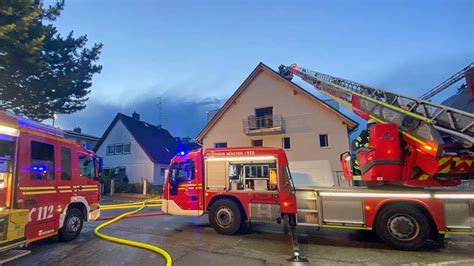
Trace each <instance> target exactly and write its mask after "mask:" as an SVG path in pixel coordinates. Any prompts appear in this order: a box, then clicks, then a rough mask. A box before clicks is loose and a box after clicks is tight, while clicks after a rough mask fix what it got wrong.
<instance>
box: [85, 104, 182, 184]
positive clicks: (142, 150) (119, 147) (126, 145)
mask: <svg viewBox="0 0 474 266" xmlns="http://www.w3.org/2000/svg"><path fill="white" fill-rule="evenodd" d="M177 148H178V144H177V142H176V139H175V138H174V137H173V136H172V135H171V134H170V133H169V132H168V131H167V130H166V129H164V128H161V127H160V126H156V125H153V124H150V123H147V122H144V121H141V120H140V115H139V114H138V113H135V112H134V113H133V115H132V117H130V116H127V115H124V114H122V113H118V114H117V115H116V116H115V118H114V119H113V120H112V122H111V123H110V125H109V126H108V128H107V130H106V131H105V133H104V134H103V136H102V137H101V138H100V140H99V142H98V143H97V145H96V147H95V149H94V151H95V152H96V154H97V155H98V156H100V157H102V158H103V161H104V171H106V172H107V171H112V170H113V171H119V172H120V174H121V175H125V176H127V178H128V179H129V182H130V183H139V182H142V180H143V179H146V180H147V181H148V182H150V183H152V184H154V185H163V182H164V177H165V171H166V169H167V168H168V164H169V162H170V160H171V158H173V156H174V155H176V152H177Z"/></svg>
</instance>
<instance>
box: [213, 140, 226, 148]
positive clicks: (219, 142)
mask: <svg viewBox="0 0 474 266" xmlns="http://www.w3.org/2000/svg"><path fill="white" fill-rule="evenodd" d="M221 143H225V148H228V147H229V143H227V141H218V142H214V148H218V147H216V145H217V144H221ZM219 148H223V147H219Z"/></svg>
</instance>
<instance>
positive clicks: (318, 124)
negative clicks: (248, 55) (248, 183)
mask: <svg viewBox="0 0 474 266" xmlns="http://www.w3.org/2000/svg"><path fill="white" fill-rule="evenodd" d="M357 126H358V124H357V122H355V121H354V120H352V119H350V118H349V117H347V116H345V115H344V114H342V113H341V112H339V111H338V110H337V109H335V108H334V107H333V106H331V104H328V103H326V102H325V101H323V100H321V99H319V98H317V97H315V96H314V95H313V94H311V93H309V92H308V91H306V90H305V89H303V88H301V87H300V86H298V85H296V84H295V83H293V82H290V81H288V80H286V79H284V78H283V77H281V76H280V75H279V74H278V73H277V72H275V71H273V70H272V69H271V68H269V67H268V66H266V65H265V64H263V63H260V64H259V65H258V66H257V67H256V68H255V69H254V70H253V71H252V73H251V74H250V76H248V77H247V79H246V80H245V81H244V83H243V84H242V85H240V87H239V88H238V89H237V90H236V91H235V93H234V94H233V95H232V96H231V97H230V98H229V99H228V101H227V102H226V103H225V104H224V105H223V107H222V108H220V109H219V111H218V112H217V114H215V115H214V116H213V118H212V119H211V120H210V121H209V122H208V124H207V125H206V127H205V128H204V129H203V130H202V131H201V132H200V133H199V135H198V136H197V137H196V140H197V141H199V142H201V143H202V146H203V148H211V147H239V146H270V147H279V148H283V149H285V151H286V154H287V157H288V160H289V161H290V168H291V170H292V173H293V172H294V171H295V172H296V169H298V171H300V172H301V173H303V175H301V177H299V178H301V179H303V178H312V179H314V178H318V179H319V180H323V179H325V180H326V181H327V182H322V183H321V182H320V184H323V185H333V184H334V181H333V177H334V176H335V172H336V171H341V170H342V168H341V165H340V162H339V156H340V154H341V153H342V152H345V151H349V138H348V134H349V133H350V132H352V131H353V130H355V129H356V128H357ZM323 172H324V173H323ZM305 175H306V177H304V176H305ZM294 179H295V182H296V179H298V178H296V177H295V175H294Z"/></svg>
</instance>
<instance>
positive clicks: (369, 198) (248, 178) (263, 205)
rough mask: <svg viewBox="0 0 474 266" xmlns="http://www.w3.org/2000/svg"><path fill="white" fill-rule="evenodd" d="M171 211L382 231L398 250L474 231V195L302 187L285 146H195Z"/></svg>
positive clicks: (170, 196)
mask: <svg viewBox="0 0 474 266" xmlns="http://www.w3.org/2000/svg"><path fill="white" fill-rule="evenodd" d="M163 189H164V194H163V206H162V209H163V211H164V212H166V213H169V214H173V215H187V216H201V215H203V214H204V213H208V214H209V222H210V224H211V226H212V227H213V228H214V229H215V230H216V232H218V233H221V234H235V233H237V232H238V231H239V230H240V229H241V228H242V227H245V226H246V225H247V223H250V222H252V221H257V220H258V221H275V222H281V221H282V220H286V219H287V220H288V222H289V224H290V225H296V224H298V225H300V226H313V227H315V228H341V229H359V230H375V232H376V233H377V234H378V235H379V237H380V238H381V239H382V240H384V241H385V242H386V243H387V244H389V245H390V246H392V247H394V248H397V249H404V250H414V249H419V248H421V247H422V246H424V245H425V244H426V243H427V241H428V240H430V239H432V240H442V239H443V236H444V234H447V233H460V234H462V233H467V234H469V233H474V225H473V221H474V216H473V213H474V209H473V207H472V206H474V195H473V194H471V193H467V192H465V191H446V190H436V189H429V190H428V189H420V188H407V187H395V186H393V187H378V188H363V187H360V188H356V187H354V188H345V189H342V188H305V189H295V188H294V187H293V182H292V179H291V175H290V172H289V168H288V162H287V159H286V156H285V153H284V151H283V150H281V149H277V148H261V147H248V148H222V149H207V150H205V151H203V150H196V151H192V152H190V153H188V154H184V155H178V156H176V157H174V158H173V159H172V161H171V164H170V168H169V173H168V175H167V178H166V180H165V185H164V188H163Z"/></svg>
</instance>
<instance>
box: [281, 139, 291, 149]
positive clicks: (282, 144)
mask: <svg viewBox="0 0 474 266" xmlns="http://www.w3.org/2000/svg"><path fill="white" fill-rule="evenodd" d="M286 138H288V139H289V140H290V147H289V148H288V149H287V148H285V139H286ZM281 147H282V148H283V149H284V150H285V151H289V150H291V137H289V136H287V137H283V138H281Z"/></svg>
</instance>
